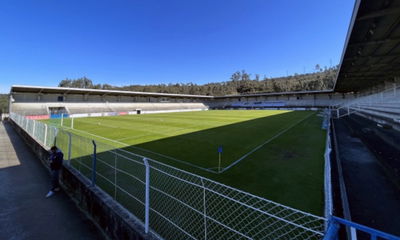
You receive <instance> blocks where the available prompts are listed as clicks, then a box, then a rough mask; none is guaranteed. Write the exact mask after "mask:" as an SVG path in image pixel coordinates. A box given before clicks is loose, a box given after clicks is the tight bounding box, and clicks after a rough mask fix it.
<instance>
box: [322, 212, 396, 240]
mask: <svg viewBox="0 0 400 240" xmlns="http://www.w3.org/2000/svg"><path fill="white" fill-rule="evenodd" d="M341 226H344V227H351V228H354V229H356V230H358V231H361V232H363V233H366V234H369V236H370V239H371V240H376V239H377V238H378V237H379V238H380V239H387V240H400V237H396V236H394V235H391V234H388V233H385V232H382V231H378V230H375V229H373V228H370V227H366V226H364V225H361V224H358V223H354V222H351V221H348V220H345V219H342V218H338V217H334V216H332V217H330V219H329V221H328V229H327V231H326V234H325V237H324V240H337V239H339V236H338V234H339V229H340V227H341Z"/></svg>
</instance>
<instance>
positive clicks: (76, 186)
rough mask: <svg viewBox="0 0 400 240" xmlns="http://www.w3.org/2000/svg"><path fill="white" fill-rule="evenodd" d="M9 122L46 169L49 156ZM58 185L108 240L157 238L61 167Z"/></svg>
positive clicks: (45, 150)
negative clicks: (145, 231) (146, 232)
mask: <svg viewBox="0 0 400 240" xmlns="http://www.w3.org/2000/svg"><path fill="white" fill-rule="evenodd" d="M10 122H11V124H12V125H13V127H14V129H15V131H17V133H18V134H19V135H20V136H21V137H22V138H23V140H24V141H25V142H26V144H27V145H28V146H29V147H30V148H31V149H32V151H33V152H34V153H35V154H36V155H37V157H38V159H39V160H40V161H41V162H42V163H43V165H44V167H46V168H47V169H48V168H49V167H48V163H47V159H48V157H49V153H48V151H47V149H45V148H44V147H43V146H42V145H40V144H39V143H38V142H36V141H35V140H34V139H33V138H32V137H31V136H29V134H27V133H26V132H25V131H24V130H23V129H21V128H20V127H19V126H18V125H17V124H15V123H14V122H12V121H11V120H10ZM49 179H50V177H49ZM61 185H62V188H63V190H64V191H65V192H66V193H67V194H68V195H69V196H70V197H71V198H72V199H73V200H74V201H75V203H76V204H77V206H78V207H79V208H80V209H81V210H82V211H84V212H85V213H86V214H87V215H88V216H89V218H91V220H92V221H93V222H94V223H95V224H96V225H97V226H98V227H99V228H100V229H101V230H102V231H103V232H104V233H105V234H106V236H108V237H109V238H110V239H135V240H139V239H159V238H157V237H156V236H155V235H154V234H151V233H150V234H145V233H144V229H143V226H142V225H141V223H140V222H139V221H138V220H137V219H136V218H135V217H134V216H133V215H132V214H131V213H129V212H128V211H127V210H126V209H124V208H123V207H122V206H121V205H119V204H118V203H116V202H115V201H114V200H113V199H112V198H111V197H110V196H109V195H108V194H106V193H105V192H103V191H102V190H101V189H99V188H97V187H95V186H91V184H90V182H89V181H88V180H87V179H86V178H84V177H82V176H81V175H80V173H79V172H77V171H76V170H75V169H73V168H71V167H69V166H66V165H65V164H64V166H63V170H62V174H61Z"/></svg>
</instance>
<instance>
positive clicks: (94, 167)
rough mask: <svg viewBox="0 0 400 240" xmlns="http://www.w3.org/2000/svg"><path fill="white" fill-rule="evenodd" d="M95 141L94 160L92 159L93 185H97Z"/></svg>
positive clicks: (94, 147) (94, 145)
mask: <svg viewBox="0 0 400 240" xmlns="http://www.w3.org/2000/svg"><path fill="white" fill-rule="evenodd" d="M92 143H93V160H92V186H94V185H96V142H95V141H94V140H92Z"/></svg>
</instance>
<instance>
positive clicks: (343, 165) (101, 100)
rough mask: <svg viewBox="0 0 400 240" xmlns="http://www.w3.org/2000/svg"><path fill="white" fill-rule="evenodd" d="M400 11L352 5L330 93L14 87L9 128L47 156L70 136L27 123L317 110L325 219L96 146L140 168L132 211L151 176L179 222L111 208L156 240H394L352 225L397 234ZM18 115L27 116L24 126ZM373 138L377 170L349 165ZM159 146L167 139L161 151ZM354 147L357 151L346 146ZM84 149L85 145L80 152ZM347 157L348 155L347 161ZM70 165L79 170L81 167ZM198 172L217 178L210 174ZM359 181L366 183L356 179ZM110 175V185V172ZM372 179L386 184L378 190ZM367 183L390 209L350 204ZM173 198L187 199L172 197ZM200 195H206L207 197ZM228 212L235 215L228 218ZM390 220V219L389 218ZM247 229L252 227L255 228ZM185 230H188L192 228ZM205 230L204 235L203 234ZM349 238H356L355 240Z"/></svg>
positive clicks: (388, 5)
mask: <svg viewBox="0 0 400 240" xmlns="http://www.w3.org/2000/svg"><path fill="white" fill-rule="evenodd" d="M399 9H400V1H398V0H393V1H384V2H383V1H374V0H363V1H360V0H358V1H356V3H355V7H354V11H353V16H352V19H351V24H350V26H349V31H348V34H347V37H346V42H345V48H344V51H343V54H342V58H341V61H340V67H339V72H338V75H337V79H336V84H335V87H334V89H332V90H325V91H308V92H282V93H255V94H248V95H228V96H218V97H217V96H215V97H214V96H202V95H185V94H166V93H147V92H131V91H114V90H98V89H78V88H60V87H40V86H21V85H14V86H12V88H11V91H10V112H11V113H12V114H14V115H12V116H11V119H12V120H13V121H14V122H16V124H17V125H19V126H20V127H22V128H24V129H25V130H26V131H27V132H28V133H30V134H31V135H32V136H33V135H35V134H36V135H37V139H38V142H40V144H42V145H44V146H45V147H46V146H47V147H48V146H49V144H50V143H51V142H52V141H51V139H50V137H49V134H50V133H51V134H52V135H51V134H50V135H51V136H52V137H53V138H54V139H56V140H57V141H58V143H59V144H64V145H65V146H67V145H68V141H67V140H66V139H68V136H69V139H71V135H68V134H71V133H70V132H63V131H60V132H58V130H49V132H47V130H48V127H47V125H44V123H43V122H36V121H30V120H27V119H49V118H60V117H72V118H78V117H89V116H91V117H99V116H117V115H137V114H150V113H168V112H186V111H205V110H211V109H238V110H239V109H240V110H242V109H274V110H313V111H316V110H325V117H326V118H328V117H329V116H332V118H333V119H335V120H332V121H328V120H327V121H325V127H326V128H327V129H328V136H327V138H326V149H325V161H326V162H325V170H324V171H325V172H324V174H325V183H324V184H325V186H324V190H325V203H324V208H325V216H324V217H320V216H315V215H312V214H309V213H305V212H302V211H298V210H296V209H293V208H291V207H286V206H283V205H281V204H279V203H275V202H272V201H269V200H266V199H263V198H260V197H258V196H254V195H251V194H248V193H246V192H243V191H241V190H238V189H235V188H231V187H228V186H226V185H223V184H220V183H218V182H216V181H213V180H209V179H207V178H205V177H204V176H199V175H195V174H192V173H189V172H185V171H182V170H180V169H178V168H176V167H172V166H169V165H166V164H165V163H161V162H158V161H155V160H152V159H147V158H143V156H142V155H140V154H134V153H129V152H128V151H127V150H128V148H129V147H130V146H128V144H126V146H124V147H120V148H118V149H115V147H114V146H113V147H109V146H106V145H102V146H101V147H103V150H104V152H103V153H102V155H101V157H104V158H110V159H122V158H125V159H126V158H129V159H130V160H132V163H126V165H129V164H132V165H135V167H132V169H140V170H138V172H139V173H138V175H137V176H136V175H135V176H133V178H135V177H136V180H135V181H138V182H140V183H138V186H140V187H139V188H140V189H141V190H140V193H139V196H138V197H135V196H134V197H132V199H134V201H136V202H135V203H137V205H138V206H142V205H143V206H148V202H146V201H147V200H148V199H145V194H144V192H145V190H144V188H145V186H148V184H147V182H146V181H147V180H148V179H144V176H145V175H146V174H147V173H146V174H145V169H146V168H147V169H146V171H147V170H148V169H151V171H152V172H157V173H156V174H155V177H153V178H154V179H155V180H156V182H157V186H155V187H154V186H153V188H154V189H152V190H148V191H152V192H153V194H160V192H162V193H165V192H167V194H165V195H168V194H169V195H168V196H167V197H165V196H163V197H159V198H160V199H161V200H159V201H166V202H168V204H167V205H168V206H173V207H171V208H172V210H171V211H172V212H173V211H176V209H181V211H182V212H183V213H182V214H181V215H179V216H178V217H177V216H175V215H173V214H171V212H169V210H168V209H167V210H165V209H161V208H160V209H151V208H150V211H152V214H154V215H156V214H157V218H156V219H157V220H156V221H157V224H155V225H152V223H150V225H149V223H148V222H146V221H147V220H148V218H147V217H146V216H147V215H146V214H145V211H146V210H143V209H142V208H139V207H137V206H136V205H134V206H132V204H131V202H129V201H127V200H126V199H124V200H121V199H119V201H120V203H121V204H122V203H124V204H126V205H124V206H126V207H127V208H129V209H130V211H131V212H133V213H134V214H135V216H137V217H138V218H139V222H140V221H141V224H142V225H141V226H144V227H145V228H146V229H147V230H146V231H148V228H149V226H150V228H152V229H153V230H154V232H155V234H160V235H162V237H167V238H168V237H169V238H173V237H176V238H177V239H185V238H186V239H189V238H192V239H203V238H204V239H207V233H208V234H209V236H211V235H212V234H216V235H218V234H221V233H223V234H226V235H221V236H225V237H227V238H235V239H259V238H262V237H266V238H268V237H270V238H271V239H322V238H324V237H325V238H324V239H335V237H334V236H337V231H338V228H339V225H340V226H342V229H345V230H343V231H342V232H340V233H339V234H340V237H341V238H346V237H347V238H348V239H356V237H357V236H358V237H361V238H362V237H364V236H365V235H368V234H369V235H371V236H375V237H376V236H379V237H381V238H383V239H399V238H397V237H394V236H392V235H389V234H386V233H383V232H379V231H376V230H373V229H370V228H367V227H365V226H361V225H358V224H355V223H354V222H351V221H356V222H359V223H362V224H364V225H368V226H370V227H375V228H379V229H381V230H384V231H387V232H390V233H391V234H397V235H399V234H400V233H399V229H400V227H399V223H398V221H397V222H396V221H393V219H394V218H393V214H396V210H397V209H399V208H398V207H399V204H396V200H397V197H398V189H396V188H395V187H393V186H392V185H390V184H389V182H391V181H395V182H396V181H397V183H398V180H399V178H398V177H399V174H398V171H399V169H398V166H399V164H398V162H397V161H398V158H396V156H395V155H396V153H397V152H396V151H398V148H397V147H396V146H394V147H388V146H389V145H390V146H391V145H395V144H394V140H393V139H398V138H397V136H398V135H399V134H398V132H396V131H394V130H393V129H397V130H400V60H399V59H400V27H399V24H400V21H399V13H400V11H399ZM22 116H25V118H24V117H22ZM369 120H372V121H374V122H371V121H369ZM364 121H365V122H364ZM329 123H330V124H331V125H330V124H329ZM35 126H40V128H41V129H46V135H43V134H42V135H38V132H37V131H35V130H34V129H35ZM335 126H337V127H335ZM346 127H347V128H346ZM49 129H50V128H49ZM371 133H374V134H375V135H373V134H371ZM57 134H58V135H57ZM36 135H35V136H36ZM354 135H359V136H360V139H362V140H363V141H364V140H365V139H366V140H365V141H366V142H368V144H367V143H365V142H363V141H361V140H359V139H354ZM371 136H372V137H371ZM376 136H381V137H382V139H383V140H382V141H379V143H380V144H379V147H380V148H379V151H376V152H377V154H375V155H376V156H374V154H372V153H371V154H369V155H363V158H364V156H366V157H365V159H367V158H368V159H369V160H370V162H373V161H375V162H377V161H379V164H375V165H372V164H370V165H368V166H367V167H365V165H357V164H359V163H360V158H361V157H358V155H357V154H360V153H362V152H366V151H371V152H374V147H377V146H374V140H375V139H374V137H375V138H377V137H376ZM100 137H101V136H100ZM54 139H53V140H54ZM75 139H78V140H79V141H78V143H79V144H80V145H81V147H82V146H89V145H90V146H91V144H92V143H91V142H90V141H89V140H88V139H84V138H83V137H82V135H79V136H76V138H75ZM349 139H351V141H350V140H349ZM371 139H372V140H371ZM388 139H389V140H388ZM165 142H166V140H164V142H163V143H165ZM354 142H356V144H354V145H352V143H354ZM84 143H85V144H87V145H84ZM367 145H368V146H367ZM70 147H71V144H70ZM356 148H358V150H359V151H358V152H356V153H354V154H348V152H349V151H352V150H354V149H356ZM368 149H369V150H368ZM382 149H384V150H383V151H385V150H387V151H388V152H389V153H388V155H385V157H380V156H378V155H382V151H381V150H382ZM388 149H391V150H390V151H389V150H388ZM85 150H86V151H83V152H85V154H81V155H79V156H76V159H80V160H81V159H86V160H87V159H88V160H87V161H92V160H91V158H90V156H91V153H92V152H91V150H92V149H89V150H87V149H85ZM390 154H393V155H390ZM349 155H351V156H350V157H349ZM383 155H384V154H383ZM321 158H322V157H321ZM388 159H389V160H388ZM86 160H84V161H86ZM331 160H332V161H331ZM113 161H114V160H113ZM142 161H143V162H142ZM90 163H92V162H90ZM113 164H114V162H106V163H104V165H107V166H108V167H109V166H111V165H113ZM126 165H125V166H123V168H125V167H126ZM381 165H383V166H384V167H383V169H384V171H383V172H385V174H387V175H385V174H383V173H382V171H381V170H380V167H381ZM72 166H73V167H75V168H78V167H80V165H75V166H74V165H72ZM360 166H361V167H360ZM363 166H364V167H365V168H363ZM387 166H389V167H387ZM103 167H104V166H103ZM111 167H114V168H115V169H114V170H116V169H117V164H116V160H115V165H113V166H111ZM104 168H106V167H104ZM355 169H364V170H362V171H364V172H360V173H359V172H357V171H356V170H355ZM103 170H104V169H103ZM106 170H107V171H105V170H104V172H101V174H104V176H106V175H107V174H110V173H109V172H110V171H108V170H109V169H108V168H107V169H106ZM206 170H207V171H209V172H213V171H214V172H216V171H215V169H214V170H210V169H206ZM369 170H371V171H372V170H376V171H374V172H373V174H375V175H373V176H374V179H369V178H368V176H369V175H368V174H369V173H370V172H368V171H369ZM116 171H117V170H116ZM149 171H150V170H149ZM360 171H361V170H360ZM79 172H80V173H82V174H83V175H85V174H86V177H88V178H90V173H91V172H90V171H87V170H82V169H79ZM214 172H213V173H214ZM112 173H113V172H112ZM364 173H365V174H364ZM132 174H134V173H132ZM157 174H158V175H157ZM359 175H363V176H364V177H363V178H361V177H360V176H359ZM115 176H117V174H116V173H115ZM146 176H147V175H146ZM354 176H356V177H359V178H355V177H354ZM371 176H372V175H371ZM388 176H389V177H388ZM106 177H107V176H106ZM106 177H105V178H106ZM154 179H153V180H154ZM376 179H378V180H379V179H385V180H384V181H381V182H379V181H378V180H376ZM386 180H387V181H386ZM112 181H113V180H111V181H109V182H111V185H112V184H114V185H112V187H110V186H111V185H110V183H106V184H104V185H107V184H108V185H110V186H108V185H107V187H105V188H104V190H105V191H106V192H107V193H109V194H110V195H112V194H115V195H114V200H117V192H118V190H117V187H116V185H117V184H116V182H117V181H116V180H115V182H114V183H112ZM170 182H172V183H174V184H171V183H170ZM367 182H368V183H369V184H370V185H371V188H372V186H375V188H374V191H376V192H378V191H379V189H385V190H386V191H389V192H391V193H392V195H391V196H383V194H382V197H381V198H379V202H378V203H377V202H371V204H372V205H374V204H376V205H378V204H379V205H385V204H387V206H391V207H393V209H384V210H382V211H381V212H380V211H379V210H381V209H374V207H375V206H371V209H372V210H371V209H368V210H369V211H363V210H364V209H362V208H357V206H358V205H360V204H358V202H357V201H356V200H354V199H357V197H358V199H360V198H361V199H366V198H369V196H368V194H370V193H369V192H368V191H366V190H365V189H364V190H360V189H361V188H360V187H359V185H360V184H361V185H365V183H367ZM180 184H181V185H180ZM346 184H347V190H346ZM357 184H358V185H357ZM380 184H382V185H380ZM177 186H178V187H177ZM114 187H115V189H114ZM118 187H119V186H118ZM163 187H165V188H167V190H165V189H163ZM168 187H169V188H170V189H168ZM160 189H161V190H160ZM349 189H351V190H349ZM394 189H395V190H394ZM142 190H143V191H142ZM163 191H165V192H163ZM133 192H135V190H133ZM155 192H157V193H155ZM180 192H185V193H186V194H180ZM206 192H207V194H209V195H206ZM146 194H148V193H146ZM182 195H184V196H182ZM192 195H193V196H192ZM156 196H158V195H156ZM198 196H200V197H198ZM206 196H208V197H209V199H208V201H211V202H206ZM360 196H361V197H360ZM371 198H372V197H371ZM132 199H131V200H132ZM221 199H223V200H221ZM132 201H133V200H132ZM154 201H155V200H154ZM156 203H157V202H156ZM158 203H159V202H158ZM207 204H209V205H210V206H212V209H213V210H214V211H215V212H216V213H215V215H213V214H211V213H209V212H206V205H207ZM391 204H393V205H391ZM230 206H235V207H230ZM157 207H159V206H157ZM368 207H369V206H368ZM167 208H168V207H167ZM131 209H132V210H131ZM360 209H361V210H360ZM135 211H136V212H135ZM147 211H148V209H147ZM164 211H165V212H164ZM232 211H233V212H234V214H233V215H234V216H231V215H232V213H231V212H232ZM391 211H393V212H392V213H391ZM366 212H368V213H366ZM163 214H164V215H163ZM185 214H186V215H185ZM207 214H208V215H207ZM368 214H369V215H368ZM183 215H184V216H183ZM332 215H335V216H338V217H340V218H336V217H333V216H332ZM385 215H386V216H385ZM395 217H397V216H395ZM191 218H194V219H195V220H196V221H197V222H195V223H192V222H189V223H188V222H184V221H181V220H182V219H185V220H187V219H191ZM240 218H243V219H244V221H243V222H245V223H243V224H241V223H240ZM342 218H343V219H342ZM388 218H391V219H392V221H388V220H387V219H388ZM146 219H147V220H146ZM166 219H167V220H166ZM176 219H178V220H176ZM254 219H256V220H254ZM328 220H329V225H328ZM188 221H189V220H188ZM193 221H194V220H193ZM202 221H204V227H203V226H200V227H198V228H197V225H198V222H202ZM253 221H256V222H255V223H257V224H255V223H254V222H253ZM202 223H203V222H202ZM153 224H154V223H153ZM191 225H196V227H193V226H191ZM200 225H202V224H200ZM343 226H344V228H343ZM207 227H209V228H208V229H207ZM355 229H357V230H358V233H356V231H355ZM208 231H209V232H208ZM360 232H362V233H360ZM146 233H147V232H146ZM204 233H205V234H204ZM357 234H358V235H357ZM363 234H365V235H363ZM177 236H179V237H177ZM330 237H331V238H330Z"/></svg>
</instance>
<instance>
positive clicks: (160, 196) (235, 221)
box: [10, 113, 332, 240]
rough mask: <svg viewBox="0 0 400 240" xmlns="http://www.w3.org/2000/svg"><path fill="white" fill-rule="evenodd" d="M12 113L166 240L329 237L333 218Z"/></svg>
mask: <svg viewBox="0 0 400 240" xmlns="http://www.w3.org/2000/svg"><path fill="white" fill-rule="evenodd" d="M10 118H11V119H12V121H14V122H15V123H16V124H18V125H19V126H20V127H21V128H23V129H24V130H25V131H26V132H27V133H29V134H30V135H31V136H32V137H33V138H34V139H36V140H37V141H38V142H40V143H42V145H44V146H47V147H49V146H51V145H52V144H54V143H56V144H57V146H58V147H59V148H60V149H61V150H62V151H63V152H64V153H65V157H66V160H67V164H68V165H70V166H71V167H73V168H75V169H76V170H78V171H79V172H80V174H81V175H82V176H84V177H86V178H88V179H89V180H91V182H92V184H93V185H95V186H97V187H99V188H101V189H102V190H103V191H105V192H106V193H108V194H109V195H110V196H111V197H112V198H113V199H114V200H115V201H117V202H119V203H120V204H121V205H122V206H124V207H125V208H126V209H127V210H128V211H130V213H132V214H133V215H134V216H135V217H136V218H137V221H138V222H139V223H141V224H142V226H143V228H144V229H145V231H146V232H149V231H151V232H153V233H155V234H156V235H158V236H160V237H161V238H164V239H174V240H175V239H323V238H324V233H325V231H324V228H325V226H326V223H327V222H326V218H323V217H318V216H315V215H312V214H309V213H306V212H303V211H300V210H296V209H293V208H291V207H287V206H284V205H282V204H279V203H275V202H273V201H270V200H268V199H264V198H261V197H258V196H255V195H252V194H249V193H247V192H244V191H241V190H239V189H235V188H232V187H229V186H226V185H224V184H221V183H218V182H216V181H213V180H210V179H207V178H204V177H202V176H199V175H196V174H192V173H189V172H186V171H183V170H180V169H177V168H175V167H172V166H169V165H166V164H164V163H161V162H157V161H155V160H152V159H149V158H146V157H144V156H141V155H138V154H134V153H132V152H130V151H127V150H126V149H121V148H116V147H115V146H111V145H107V144H104V143H102V142H95V141H93V140H91V139H89V138H86V137H85V136H79V135H76V134H73V133H71V132H68V131H65V130H63V129H58V130H57V129H56V128H55V127H52V126H48V125H47V124H44V123H43V122H38V121H35V120H31V119H27V118H25V117H23V116H20V115H17V114H14V113H12V114H11V115H10ZM328 230H330V228H329V227H328ZM330 231H332V230H330Z"/></svg>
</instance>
